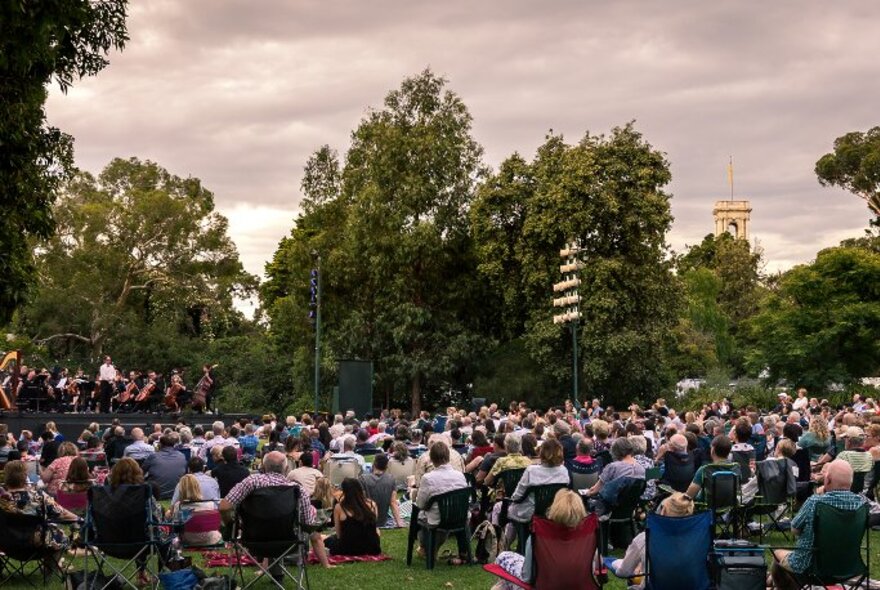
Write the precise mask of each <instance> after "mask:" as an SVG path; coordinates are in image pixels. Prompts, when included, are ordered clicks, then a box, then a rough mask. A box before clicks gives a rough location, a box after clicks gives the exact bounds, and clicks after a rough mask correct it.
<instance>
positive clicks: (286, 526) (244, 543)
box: [232, 485, 309, 590]
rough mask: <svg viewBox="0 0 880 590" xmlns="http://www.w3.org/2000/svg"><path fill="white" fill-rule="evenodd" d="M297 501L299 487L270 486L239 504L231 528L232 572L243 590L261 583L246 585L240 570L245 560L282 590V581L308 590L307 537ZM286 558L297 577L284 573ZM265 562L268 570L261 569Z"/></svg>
mask: <svg viewBox="0 0 880 590" xmlns="http://www.w3.org/2000/svg"><path fill="white" fill-rule="evenodd" d="M299 501H300V487H299V486H293V485H291V486H269V487H265V488H258V489H255V490H253V491H252V492H251V493H250V494H248V495H247V497H246V498H245V499H244V500H243V501H242V502H241V504H239V506H238V508H237V509H236V511H235V520H234V523H233V528H232V547H233V550H234V551H235V557H236V559H235V565H233V568H235V569H236V570H237V572H238V577H239V579H240V580H241V587H242V590H245V589H246V588H249V587H251V586H252V585H253V584H254V583H255V582H257V580H259V579H260V578H256V579H253V580H251V581H250V582H248V583H245V581H244V572H243V571H242V566H241V562H242V559H243V557H244V556H246V557H249V558H250V559H253V560H254V561H255V562H256V563H257V567H258V568H260V570H261V571H262V572H263V574H264V575H263V576H261V577H263V578H267V579H269V580H272V582H273V583H274V584H275V586H277V587H278V588H280V589H281V590H283V589H284V578H285V577H287V578H290V580H291V581H293V583H294V585H295V587H296V588H298V589H299V590H307V589H308V587H309V578H308V574H307V573H306V559H307V557H308V551H307V549H308V537H307V536H306V535H305V533H304V532H303V530H302V526H301V524H300V510H299ZM288 556H289V557H290V558H291V559H292V560H293V561H294V562H295V563H296V566H297V574H296V575H294V574H293V572H291V571H290V570H288V569H287V564H286V563H285V562H286V559H285V558H287V557H288ZM264 558H265V559H267V560H268V561H269V565H268V567H263V562H262V560H263V559H264ZM273 570H274V571H275V572H278V571H279V570H280V572H281V573H280V574H277V575H278V576H279V578H280V579H276V577H275V576H274V575H273V573H272V572H273ZM233 577H235V571H233Z"/></svg>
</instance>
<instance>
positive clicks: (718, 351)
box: [676, 233, 765, 374]
mask: <svg viewBox="0 0 880 590" xmlns="http://www.w3.org/2000/svg"><path fill="white" fill-rule="evenodd" d="M762 264H763V262H762V253H761V250H760V249H754V250H753V249H752V247H751V246H750V245H749V243H748V242H747V241H746V240H738V239H736V238H734V237H733V236H731V235H730V234H728V233H723V234H721V235H719V236H717V237H716V236H714V235H712V234H709V235H707V236H706V237H705V238H703V241H702V242H701V243H699V244H696V245H694V246H691V247H689V248H688V250H687V251H686V252H685V253H684V254H683V255H681V256H679V257H678V258H677V260H676V268H677V270H678V274H679V276H681V278H682V280H683V285H684V287H685V298H686V300H687V306H686V307H685V309H684V312H685V317H686V318H687V320H688V322H687V326H688V327H690V328H692V329H695V330H697V331H699V332H700V333H701V334H702V336H703V337H704V338H708V339H709V341H711V342H712V343H713V347H714V348H715V358H716V360H717V362H718V364H719V365H721V367H722V368H724V369H725V370H727V371H732V372H733V373H735V374H741V373H743V371H744V370H745V366H744V356H743V355H744V350H745V349H746V348H747V347H748V346H749V342H748V331H747V330H744V329H743V325H744V323H745V322H746V321H747V320H748V319H749V318H751V317H752V316H753V315H754V314H755V313H757V311H758V305H759V302H760V300H761V298H762V296H763V294H764V291H765V288H764V286H763V279H764V277H763V275H762V273H761V268H762ZM709 368H711V367H706V369H709Z"/></svg>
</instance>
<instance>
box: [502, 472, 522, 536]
mask: <svg viewBox="0 0 880 590" xmlns="http://www.w3.org/2000/svg"><path fill="white" fill-rule="evenodd" d="M525 472H526V470H525V469H505V470H504V471H502V472H500V473H499V474H498V481H500V482H501V487H502V488H503V489H504V497H503V498H502V499H501V515H500V516H499V517H498V525H499V526H500V527H501V528H502V529H503V528H504V527H505V526H507V522H508V520H507V509H508V508H510V502H511V500H510V498H511V497H512V496H513V492H515V491H516V486H518V485H519V480H521V479H522V476H523V473H525Z"/></svg>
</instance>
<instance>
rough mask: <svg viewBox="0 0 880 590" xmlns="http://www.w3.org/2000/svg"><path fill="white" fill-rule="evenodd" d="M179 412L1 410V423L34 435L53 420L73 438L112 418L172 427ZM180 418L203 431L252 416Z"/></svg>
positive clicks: (143, 425) (127, 426) (124, 422)
mask: <svg viewBox="0 0 880 590" xmlns="http://www.w3.org/2000/svg"><path fill="white" fill-rule="evenodd" d="M179 418H181V416H180V415H178V414H57V413H54V412H22V413H18V412H10V411H3V412H0V424H6V425H7V426H8V427H9V431H10V432H12V433H13V434H15V435H16V436H18V433H19V432H21V431H22V430H30V431H31V432H33V433H34V436H35V437H37V436H39V435H40V433H41V432H43V428H44V427H45V425H46V422H55V425H56V426H57V427H58V431H59V432H61V434H63V435H64V438H66V439H67V440H72V441H75V440H76V439H77V438H79V435H80V434H81V433H82V431H83V430H85V429H86V427H87V426H88V425H89V424H91V423H92V422H97V423H98V424H99V425H100V426H101V428H105V427H107V426H108V425H109V424H110V423H111V422H112V421H113V420H114V419H118V420H119V423H120V424H121V425H122V426H124V427H125V430H126V431H128V430H130V429H131V428H134V427H135V426H140V427H141V428H149V429H150V430H148V432H152V427H153V425H154V424H161V425H163V426H171V427H174V426H175V425H176V424H177V421H178V419H179ZM182 418H183V419H184V420H185V421H186V423H187V424H188V425H190V426H193V425H196V424H201V425H202V426H206V427H207V428H206V429H205V430H209V429H210V428H211V424H213V423H214V422H216V421H217V420H222V421H223V423H224V424H226V425H227V426H229V425H230V424H232V423H233V422H237V421H238V419H239V418H247V419H249V420H250V419H252V418H253V416H252V415H249V414H186V413H184V414H183V415H182Z"/></svg>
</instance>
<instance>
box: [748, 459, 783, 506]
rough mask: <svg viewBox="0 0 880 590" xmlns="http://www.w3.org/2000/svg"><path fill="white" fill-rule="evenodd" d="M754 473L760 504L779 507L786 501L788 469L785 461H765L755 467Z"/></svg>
mask: <svg viewBox="0 0 880 590" xmlns="http://www.w3.org/2000/svg"><path fill="white" fill-rule="evenodd" d="M755 471H756V472H757V473H756V475H757V478H758V494H759V495H760V496H761V501H760V503H761V504H774V505H779V504H783V503H784V502H786V501H787V500H788V497H789V494H788V490H789V485H788V482H789V469H788V460H787V459H785V458H781V459H765V460H764V461H760V462H759V463H758V464H757V465H756V467H755ZM768 475H769V477H768Z"/></svg>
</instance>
